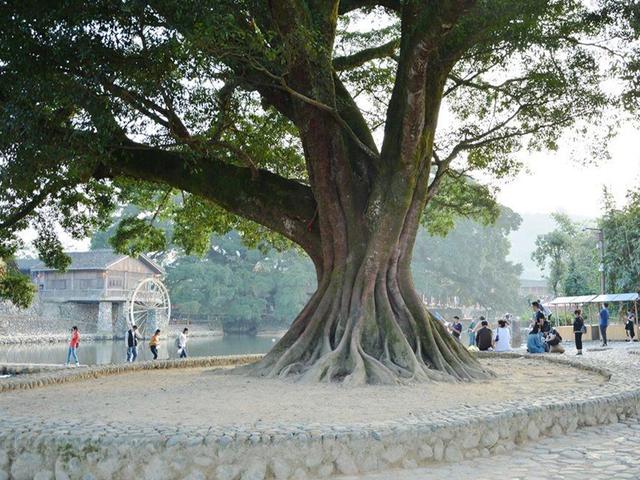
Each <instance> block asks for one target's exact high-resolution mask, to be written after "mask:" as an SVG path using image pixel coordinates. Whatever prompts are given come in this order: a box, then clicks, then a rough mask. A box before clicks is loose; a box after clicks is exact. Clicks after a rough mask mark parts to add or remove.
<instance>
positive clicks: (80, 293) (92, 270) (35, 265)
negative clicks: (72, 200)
mask: <svg viewBox="0 0 640 480" xmlns="http://www.w3.org/2000/svg"><path fill="white" fill-rule="evenodd" d="M67 255H69V257H71V265H69V267H68V269H67V270H66V271H64V272H60V271H58V270H55V269H52V268H49V267H47V266H46V265H45V264H44V263H43V262H42V261H40V260H34V259H20V260H18V261H17V264H18V268H19V269H20V271H22V272H23V273H24V274H26V275H29V276H30V277H31V280H32V281H33V282H34V284H35V285H36V286H37V288H38V296H39V301H40V302H41V303H44V304H49V306H51V304H65V305H71V306H73V305H75V306H77V307H78V308H76V309H75V310H77V311H80V312H85V313H84V314H83V315H85V316H86V315H88V314H91V313H93V312H95V313H93V316H96V317H97V318H95V320H94V321H95V322H96V328H95V332H96V333H98V334H105V335H109V334H116V335H121V334H122V330H123V329H126V325H127V321H128V302H129V300H130V299H131V296H132V293H133V291H134V290H135V289H136V287H137V286H138V285H139V284H140V283H141V282H142V281H143V280H145V279H147V278H158V277H162V276H163V275H164V271H163V269H162V268H161V267H160V266H159V265H157V264H156V263H155V262H153V261H152V260H150V259H149V258H147V257H145V256H144V255H141V256H140V257H138V258H132V257H130V256H128V255H123V254H120V253H116V252H113V251H112V250H107V249H103V250H91V251H88V252H68V253H67ZM69 311H74V309H69V308H66V309H65V312H69Z"/></svg>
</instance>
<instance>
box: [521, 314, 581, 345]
mask: <svg viewBox="0 0 640 480" xmlns="http://www.w3.org/2000/svg"><path fill="white" fill-rule="evenodd" d="M531 307H532V308H533V323H532V325H531V328H530V330H529V335H527V352H529V353H545V352H550V353H564V347H563V346H562V345H561V343H562V336H561V335H560V332H558V331H557V330H556V329H555V328H553V327H552V326H551V323H550V322H549V318H550V314H549V313H548V312H545V309H544V307H543V306H542V304H541V303H540V302H533V303H532V304H531ZM580 335H582V334H580Z"/></svg>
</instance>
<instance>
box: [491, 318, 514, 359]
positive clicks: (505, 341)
mask: <svg viewBox="0 0 640 480" xmlns="http://www.w3.org/2000/svg"><path fill="white" fill-rule="evenodd" d="M495 345H496V348H495V350H496V352H508V351H509V350H511V330H509V327H508V325H507V321H506V320H498V328H497V329H496V338H495Z"/></svg>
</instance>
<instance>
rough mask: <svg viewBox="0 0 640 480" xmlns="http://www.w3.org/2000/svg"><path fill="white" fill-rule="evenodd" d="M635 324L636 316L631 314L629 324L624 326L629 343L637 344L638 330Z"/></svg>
mask: <svg viewBox="0 0 640 480" xmlns="http://www.w3.org/2000/svg"><path fill="white" fill-rule="evenodd" d="M634 323H635V315H634V314H633V313H630V314H629V315H628V316H627V322H626V323H625V324H624V332H625V333H626V335H627V342H635V337H636V329H635V326H634Z"/></svg>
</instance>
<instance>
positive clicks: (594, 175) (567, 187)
mask: <svg viewBox="0 0 640 480" xmlns="http://www.w3.org/2000/svg"><path fill="white" fill-rule="evenodd" d="M638 140H639V135H638V130H637V129H636V128H634V127H633V126H632V125H630V124H627V125H625V126H624V127H623V128H621V130H620V132H619V134H618V135H617V137H615V138H614V139H613V140H612V141H611V143H610V144H609V154H610V156H611V158H610V159H609V160H603V161H601V162H599V163H598V164H597V165H583V164H581V163H580V162H578V161H576V160H573V159H572V158H571V156H572V154H571V148H570V147H569V146H567V147H566V148H561V149H560V150H559V151H557V152H542V153H534V154H530V153H525V154H522V155H521V158H523V159H525V162H526V164H527V166H528V168H527V170H528V171H523V172H521V173H520V174H519V175H518V176H517V177H516V178H514V179H512V180H511V181H509V182H508V183H507V184H506V185H504V186H502V189H501V191H500V192H499V194H498V200H499V201H500V203H502V204H504V205H506V206H508V207H510V208H511V209H513V210H515V211H516V212H518V213H553V212H557V211H562V212H565V213H567V214H569V215H571V216H580V217H590V218H594V217H597V216H598V215H600V214H601V205H602V188H603V186H605V185H606V186H607V188H608V189H609V191H610V192H611V193H612V194H613V195H614V197H615V198H616V200H617V202H618V205H619V206H621V204H623V203H624V200H625V195H626V192H627V191H628V190H629V189H632V188H635V189H637V188H640V149H639V148H638V147H639V142H638Z"/></svg>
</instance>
